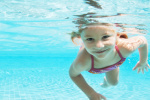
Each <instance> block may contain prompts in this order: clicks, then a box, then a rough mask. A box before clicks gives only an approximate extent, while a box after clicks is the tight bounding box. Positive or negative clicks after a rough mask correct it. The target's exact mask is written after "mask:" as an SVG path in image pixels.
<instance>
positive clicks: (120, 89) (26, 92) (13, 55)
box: [0, 0, 150, 100]
mask: <svg viewBox="0 0 150 100" xmlns="http://www.w3.org/2000/svg"><path fill="white" fill-rule="evenodd" d="M95 1H97V2H98V3H99V4H100V5H101V6H102V8H104V10H101V9H97V8H94V7H93V6H91V5H89V4H87V3H85V1H84V0H83V1H81V0H76V1H74V0H69V1H67V2H66V0H60V1H52V0H42V1H41V0H36V1H31V0H20V1H19V0H1V1H0V8H1V9H0V27H1V28H0V41H1V47H0V100H77V99H78V100H87V97H86V96H85V95H84V94H83V93H82V91H81V90H80V89H78V87H77V86H76V85H75V84H74V83H73V82H72V81H71V80H70V78H69V75H68V70H69V67H70V65H71V63H72V61H73V60H74V58H75V57H76V54H77V52H78V49H79V47H78V46H75V45H73V44H72V43H71V40H70V37H69V36H68V35H67V34H66V33H68V32H70V31H72V30H74V29H76V27H75V25H74V23H72V20H75V19H76V18H77V17H76V16H74V15H83V14H85V13H87V12H96V13H97V15H116V14H117V13H125V14H128V16H121V17H108V18H102V19H100V20H101V21H104V22H115V21H116V22H117V23H127V24H134V25H136V24H139V25H142V24H143V25H144V26H141V27H140V29H145V30H148V32H147V33H146V34H144V35H143V34H141V35H143V36H145V37H146V38H147V39H148V42H149V43H150V40H149V37H150V35H149V31H150V24H149V22H150V13H149V12H150V1H149V0H132V1H126V0H122V1H119V0H117V1H115V2H114V1H112V0H109V2H108V0H105V1H102V0H101V1H98V0H95ZM138 56H139V55H138V51H136V52H135V53H134V54H133V55H131V56H129V57H128V58H127V60H126V61H125V63H124V64H123V65H122V66H121V67H120V77H119V78H120V81H119V84H118V85H117V86H115V87H110V88H108V89H104V88H101V87H100V85H99V84H100V83H101V82H102V81H103V76H104V74H99V75H92V74H89V73H87V72H83V73H82V74H83V76H84V77H85V79H86V80H87V82H88V83H89V84H90V85H91V86H92V87H93V88H94V89H95V90H96V91H98V92H99V93H101V94H103V95H104V96H106V97H107V99H108V100H149V98H150V95H149V92H150V86H149V83H150V72H147V73H145V74H137V72H136V71H132V68H133V67H134V66H135V64H136V62H137V61H138V59H137V58H138ZM149 57H150V55H149ZM148 61H149V63H150V60H148Z"/></svg>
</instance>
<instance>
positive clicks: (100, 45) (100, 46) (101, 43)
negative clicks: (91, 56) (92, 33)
mask: <svg viewBox="0 0 150 100" xmlns="http://www.w3.org/2000/svg"><path fill="white" fill-rule="evenodd" d="M96 47H97V48H102V47H104V44H103V42H101V41H98V42H97V43H96Z"/></svg>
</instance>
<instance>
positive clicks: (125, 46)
mask: <svg viewBox="0 0 150 100" xmlns="http://www.w3.org/2000/svg"><path fill="white" fill-rule="evenodd" d="M143 41H145V38H144V37H143V36H134V37H131V38H128V39H119V40H118V42H117V46H118V48H119V50H120V53H121V54H122V56H123V57H125V58H126V57H128V56H129V55H130V54H131V53H133V52H134V51H135V50H136V49H138V48H139V47H140V46H141V45H142V44H143V43H144V42H143Z"/></svg>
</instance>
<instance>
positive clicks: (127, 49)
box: [119, 36, 150, 73]
mask: <svg viewBox="0 0 150 100" xmlns="http://www.w3.org/2000/svg"><path fill="white" fill-rule="evenodd" d="M119 45H121V47H122V48H123V49H122V53H123V54H124V55H125V56H128V55H129V54H131V53H133V51H135V50H136V49H138V50H139V54H140V60H139V62H138V63H137V64H136V66H135V67H134V68H133V70H136V69H137V68H138V73H139V72H140V71H142V72H143V73H144V69H146V70H148V69H147V68H150V67H149V65H148V63H147V60H148V44H147V40H146V38H145V37H143V36H135V37H132V38H129V39H124V40H122V41H120V43H119Z"/></svg>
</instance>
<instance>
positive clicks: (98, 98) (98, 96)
mask: <svg viewBox="0 0 150 100" xmlns="http://www.w3.org/2000/svg"><path fill="white" fill-rule="evenodd" d="M89 99H90V100H106V97H104V96H103V95H101V94H99V93H94V94H92V96H91V97H90V98H89Z"/></svg>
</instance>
